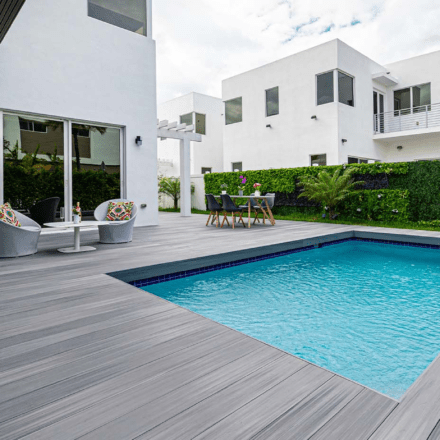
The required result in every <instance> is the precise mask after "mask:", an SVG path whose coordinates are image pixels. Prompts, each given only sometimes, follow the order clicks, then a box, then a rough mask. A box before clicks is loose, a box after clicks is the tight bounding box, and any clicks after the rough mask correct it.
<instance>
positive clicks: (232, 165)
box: [231, 162, 243, 173]
mask: <svg viewBox="0 0 440 440" xmlns="http://www.w3.org/2000/svg"><path fill="white" fill-rule="evenodd" d="M238 163H239V164H241V165H240V168H241V170H238V172H239V173H241V172H242V171H243V162H231V169H232V172H233V173H236V172H237V171H235V169H236V168H234V164H238Z"/></svg>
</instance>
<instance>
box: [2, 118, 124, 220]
mask: <svg viewBox="0 0 440 440" xmlns="http://www.w3.org/2000/svg"><path fill="white" fill-rule="evenodd" d="M2 115H3V116H2ZM1 119H3V120H1ZM0 123H1V124H2V125H1V128H2V130H0V131H2V132H3V133H2V136H1V139H0V140H1V143H2V145H3V148H2V151H0V185H1V191H0V203H3V202H9V203H11V205H12V207H13V209H16V210H20V211H21V212H24V213H27V212H28V210H29V208H30V207H31V206H32V205H33V204H35V203H36V202H39V201H41V200H44V199H46V198H50V197H59V198H60V203H59V207H58V213H57V218H58V219H60V217H61V218H65V219H66V220H70V217H71V215H70V213H71V208H72V206H73V205H76V203H77V202H79V203H80V206H81V208H82V209H83V211H84V214H86V215H89V216H90V217H91V218H93V211H94V209H95V208H96V207H97V206H98V205H99V204H101V203H102V202H104V201H106V200H109V199H115V198H120V197H121V194H123V193H124V190H123V188H124V184H123V178H124V173H123V170H124V168H123V166H122V163H123V160H122V159H123V154H122V151H123V129H122V128H120V127H114V126H105V125H98V124H92V123H87V122H77V121H70V120H61V119H55V118H46V117H41V116H33V115H26V114H11V113H6V112H5V113H2V112H1V111H0ZM65 207H66V209H64V208H65ZM87 211H88V212H87ZM63 212H65V215H64V216H63V215H62V213H63Z"/></svg>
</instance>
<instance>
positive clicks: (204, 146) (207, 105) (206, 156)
mask: <svg viewBox="0 0 440 440" xmlns="http://www.w3.org/2000/svg"><path fill="white" fill-rule="evenodd" d="M191 112H196V113H201V114H204V115H206V135H202V142H191V174H200V173H201V169H202V167H208V168H212V172H220V171H223V150H222V149H223V125H222V121H223V116H222V113H223V103H222V101H221V99H219V98H214V97H212V96H207V95H202V94H200V93H195V92H193V93H189V94H187V95H184V96H180V97H178V98H176V99H172V100H171V101H167V102H165V103H163V104H160V105H159V106H158V113H157V114H158V117H159V119H160V120H165V119H166V120H168V121H169V122H175V121H177V123H180V116H181V115H184V114H187V113H191ZM179 148H180V147H179V141H178V140H175V139H167V140H163V141H161V140H158V145H157V155H158V158H159V159H162V160H168V161H170V162H172V167H170V166H169V165H167V166H161V165H160V163H159V174H164V175H167V176H176V177H177V176H179V175H180V153H179Z"/></svg>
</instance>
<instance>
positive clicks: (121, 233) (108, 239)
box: [94, 199, 137, 244]
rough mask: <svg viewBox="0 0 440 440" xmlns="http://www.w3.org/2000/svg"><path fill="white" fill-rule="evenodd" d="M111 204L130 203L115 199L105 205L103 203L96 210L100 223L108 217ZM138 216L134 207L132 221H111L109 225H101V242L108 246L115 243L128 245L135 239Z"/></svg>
mask: <svg viewBox="0 0 440 440" xmlns="http://www.w3.org/2000/svg"><path fill="white" fill-rule="evenodd" d="M109 202H130V200H127V199H113V200H107V201H106V202H104V203H101V204H100V205H99V206H98V207H97V208H96V209H95V213H94V215H95V219H96V220H98V221H105V219H106V217H107V210H108V204H109ZM136 214H137V206H136V205H133V209H132V211H131V218H130V220H124V221H120V222H118V221H109V222H108V225H100V226H98V229H99V242H100V243H107V244H115V243H128V242H129V241H131V240H132V238H133V227H134V222H135V220H136Z"/></svg>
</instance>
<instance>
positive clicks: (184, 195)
mask: <svg viewBox="0 0 440 440" xmlns="http://www.w3.org/2000/svg"><path fill="white" fill-rule="evenodd" d="M180 214H181V215H182V217H189V216H191V166H190V140H189V139H181V140H180Z"/></svg>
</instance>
